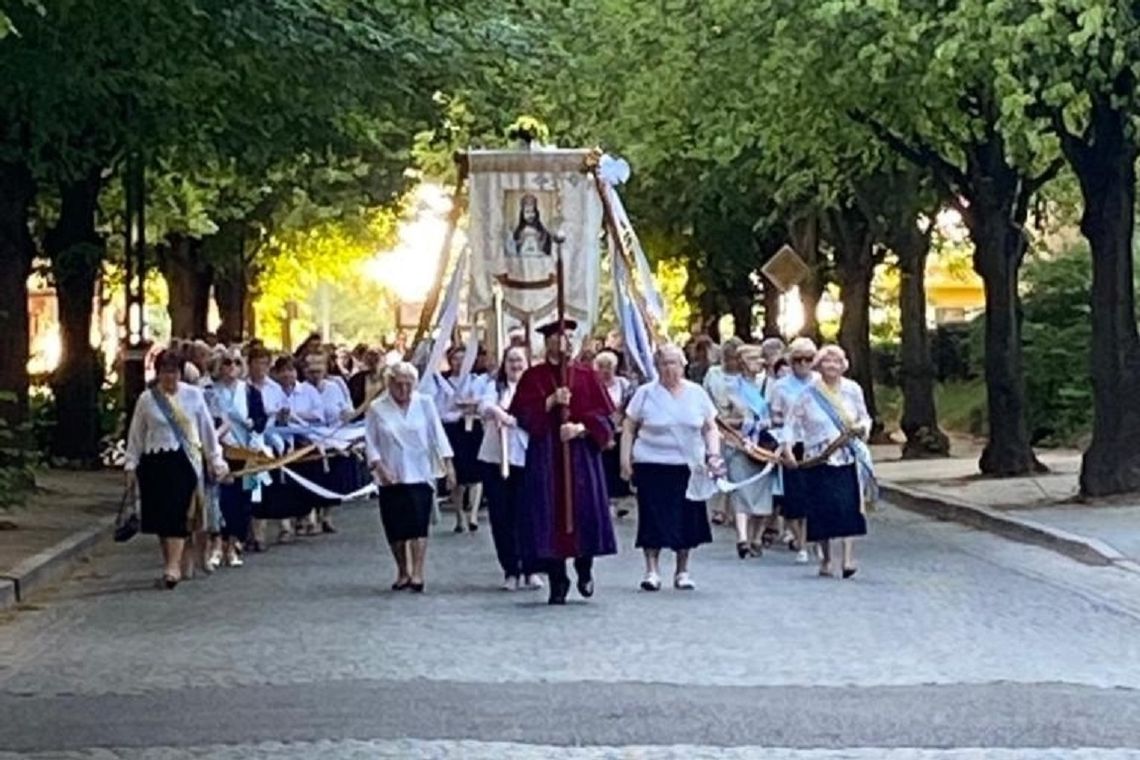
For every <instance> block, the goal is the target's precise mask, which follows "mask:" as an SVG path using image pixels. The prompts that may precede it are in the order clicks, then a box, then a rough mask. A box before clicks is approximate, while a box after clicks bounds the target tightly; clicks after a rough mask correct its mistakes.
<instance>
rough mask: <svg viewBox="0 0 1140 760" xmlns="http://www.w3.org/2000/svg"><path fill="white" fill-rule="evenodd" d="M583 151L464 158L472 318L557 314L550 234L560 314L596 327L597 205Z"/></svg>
mask: <svg viewBox="0 0 1140 760" xmlns="http://www.w3.org/2000/svg"><path fill="white" fill-rule="evenodd" d="M589 155H590V151H587V150H560V149H559V150H554V149H552V150H544V149H535V150H531V151H471V152H470V153H469V154H468V176H469V189H470V201H469V204H468V208H469V214H470V224H469V231H468V244H469V246H470V249H471V262H470V265H471V291H470V298H469V301H468V305H469V308H470V310H471V312H472V313H475V312H480V311H485V310H487V309H491V308H493V307H494V298H495V296H494V292H495V288H496V287H499V288H501V289H502V293H503V308H504V310H505V311H506V312H507V313H509V314H511V315H513V316H515V317H517V318H519V319H521V320H527V319H530V320H531V321H532V322H533V323H538V322H541V321H543V320H544V319H547V318H550V317H552V316H553V314H554V312H555V309H556V307H557V291H556V288H555V257H556V254H557V245H558V244H557V242H556V239H555V238H556V236H557V234H559V233H560V234H562V235H565V242H564V243H563V244H562V260H563V267H564V272H565V283H564V285H565V295H566V312H567V314H568V315H570V316H572V317H574V318H575V319H577V320H579V321H580V322H583V323H584V328H585V329H588V328H589V326H590V325H593V324H594V323H595V322H596V321H597V309H598V286H599V272H600V265H599V244H600V243H599V238H600V233H601V229H602V213H603V211H602V209H603V207H602V200H601V198H600V197H599V196H598V190H597V187H596V185H595V183H594V181H593V177H592V176H590V175H589V174H586V173H585V172H584V169H585V166H586V159H587V157H588V156H589Z"/></svg>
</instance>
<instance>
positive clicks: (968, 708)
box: [0, 504, 1140, 760]
mask: <svg viewBox="0 0 1140 760" xmlns="http://www.w3.org/2000/svg"><path fill="white" fill-rule="evenodd" d="M342 511H343V514H342V515H341V521H340V524H341V528H342V532H341V533H340V534H338V535H335V536H331V537H320V538H313V539H307V540H305V541H303V542H301V543H300V544H297V545H294V546H286V547H274V548H273V550H272V551H270V552H269V553H268V554H265V555H258V556H255V557H252V558H251V559H250V562H249V564H248V565H247V566H246V567H245V568H243V569H238V570H227V571H222V572H220V573H219V574H218V575H216V576H214V577H212V578H209V579H205V580H197V581H192V582H187V583H184V584H182V585H181V586H180V587H179V588H178V589H177V590H176V591H174V592H169V593H168V592H160V591H157V590H155V589H154V588H153V580H154V577H155V576H156V571H157V567H158V562H157V549H156V547H155V546H154V545H153V543H152V542H149V541H146V540H142V539H136V540H135V541H133V542H131V543H130V544H128V545H126V546H125V547H122V546H116V547H110V548H108V549H107V550H106V551H104V552H103V554H102V555H101V556H99V557H97V558H96V560H95V561H94V562H93V563H91V564H90V565H89V566H88V567H87V569H86V570H85V571H84V572H83V573H82V574H81V575H80V576H79V577H77V578H75V579H74V580H73V581H72V582H70V583H68V584H67V585H65V586H64V587H63V588H62V589H60V591H59V592H58V593H57V594H56V595H54V596H53V597H49V598H47V599H46V600H45V601H44V602H43V604H42V605H41V606H40V609H38V610H33V611H28V612H24V613H21V614H19V615H16V616H13V617H10V618H9V619H7V620H6V621H3V622H0V760H9V758H15V757H33V758H49V757H50V758H77V759H81V760H86V759H87V758H92V759H101V758H139V759H140V760H144V759H145V760H150V759H151V758H205V757H210V758H230V757H233V758H237V757H285V758H293V757H296V758H301V757H322V758H342V757H343V758H357V757H361V758H363V757H383V758H388V757H392V758H396V757H399V758H419V757H425V758H435V757H462V758H532V757H533V758H552V759H553V760H561V759H563V758H565V759H567V760H579V759H580V760H587V759H588V760H593V759H594V758H649V757H652V758H657V757H677V758H704V757H730V758H744V757H759V756H763V757H778V758H789V759H792V760H816V759H817V758H821V759H822V758H826V759H827V760H833V759H838V758H852V759H853V760H864V758H866V759H868V760H869V759H870V758H885V760H898V759H900V758H915V759H916V760H927V758H947V759H949V760H960V759H964V758H980V759H983V760H984V759H986V758H994V759H996V760H1023V759H1025V760H1029V759H1036V758H1076V759H1077V760H1084V759H1085V758H1108V759H1111V760H1116V759H1117V758H1129V759H1132V758H1136V759H1137V760H1140V751H1131V750H1140V692H1138V691H1137V689H1140V579H1137V577H1136V576H1135V575H1134V574H1130V573H1125V572H1123V571H1120V570H1117V569H1113V568H1094V567H1088V566H1084V565H1080V564H1078V563H1075V562H1072V561H1070V560H1067V559H1065V558H1063V557H1060V556H1057V555H1054V554H1052V553H1051V552H1048V551H1044V550H1040V549H1035V548H1033V547H1028V546H1023V545H1019V544H1014V543H1010V542H1007V541H1004V540H1001V539H998V538H995V537H993V536H990V535H987V534H982V533H977V532H973V531H970V530H968V529H965V528H962V527H960V526H956V525H952V524H943V523H935V522H931V521H927V520H924V519H922V518H920V517H917V516H915V515H912V514H909V513H904V512H899V511H896V510H893V509H891V508H889V507H887V508H885V509H884V510H882V511H881V512H880V513H878V514H877V515H876V517H875V520H874V524H873V528H872V530H873V534H872V536H870V537H869V538H868V539H866V540H865V541H864V542H863V543H862V544H860V547H859V551H860V554H859V559H860V561H861V565H862V570H861V572H860V574H859V575H858V576H856V578H855V579H853V580H851V581H838V580H825V579H820V578H817V577H815V576H814V574H813V572H812V570H811V569H810V568H805V567H801V566H796V565H794V564H793V563H792V561H791V559H792V558H791V555H790V554H788V553H787V552H784V551H778V552H773V553H769V554H768V555H766V556H765V557H764V558H763V559H761V560H752V561H749V562H741V561H740V560H738V559H736V557H735V554H734V550H733V546H732V543H731V539H730V535H729V534H728V533H726V532H720V533H718V534H717V537H718V543H716V544H715V545H713V546H710V547H703V548H702V549H701V550H699V551H698V552H697V554H696V559H695V564H694V567H693V571H694V576H695V578H696V580H697V582H698V583H699V585H700V587H699V589H698V590H697V591H696V592H692V593H684V592H676V591H672V590H665V591H662V592H661V593H659V594H646V593H643V592H639V591H638V590H637V588H636V587H637V582H638V580H639V579H640V574H641V567H640V559H639V556H638V554H637V553H636V552H634V551H633V549H632V548H631V546H632V543H633V538H632V534H633V531H632V524H626V525H624V526H623V527H622V528H621V529H620V533H621V539H622V543H623V551H622V554H621V555H620V556H618V557H616V558H607V559H603V560H600V561H599V563H598V596H597V597H596V598H595V599H594V600H592V601H591V602H589V603H581V602H576V603H572V604H571V605H568V606H567V607H566V608H561V609H558V608H553V609H552V608H548V607H547V606H546V605H545V603H544V601H545V597H544V595H543V594H542V593H537V594H536V593H526V592H520V593H514V594H508V593H504V592H500V591H497V590H495V587H496V586H497V582H498V574H497V570H496V566H495V563H494V559H493V552H492V551H491V547H490V536H489V534H488V531H487V530H486V529H485V528H486V525H485V524H484V530H482V531H480V532H479V533H477V534H475V535H464V536H455V535H453V534H451V533H450V532H446V527H447V526H441V530H440V532H439V533H437V534H436V535H434V536H433V538H432V543H431V546H430V549H429V569H428V579H427V581H428V593H427V594H426V595H424V596H414V595H411V594H393V593H391V592H388V591H387V586H388V584H389V583H390V582H391V577H390V575H391V571H390V567H389V563H390V560H389V559H388V558H387V556H386V553H385V551H382V549H383V546H382V542H381V538H380V529H379V520H378V516H377V514H376V512H375V510H374V508H372V507H370V506H368V505H364V504H359V505H350V506H348V507H345V508H344V509H343V510H342ZM446 522H447V524H448V525H449V524H450V523H449V521H446ZM762 748H763V749H762ZM848 748H854V749H848ZM949 748H965V749H959V750H955V751H951V750H950V749H949ZM982 748H987V749H985V750H984V751H983V749H982ZM991 748H992V749H991ZM5 750H8V753H5Z"/></svg>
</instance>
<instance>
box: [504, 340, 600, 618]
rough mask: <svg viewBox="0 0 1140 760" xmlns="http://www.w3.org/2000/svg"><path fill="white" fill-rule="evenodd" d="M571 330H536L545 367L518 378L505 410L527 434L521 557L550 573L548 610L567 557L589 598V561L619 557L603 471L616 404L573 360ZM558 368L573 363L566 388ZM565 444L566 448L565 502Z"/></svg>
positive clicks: (561, 584)
mask: <svg viewBox="0 0 1140 760" xmlns="http://www.w3.org/2000/svg"><path fill="white" fill-rule="evenodd" d="M575 327H577V325H576V324H575V323H574V322H573V321H571V320H565V321H563V322H557V321H556V322H554V323H551V324H548V325H544V326H543V327H540V328H539V329H538V332H540V333H541V334H542V335H543V336H544V337H545V341H546V344H545V345H546V352H545V361H543V362H541V363H538V364H535V365H533V366H532V367H531V368H530V369H528V370H527V371H526V372H525V373H523V376H522V377H521V378H520V379H519V385H518V389H517V390H516V391H515V396H514V400H513V401H512V402H511V407H510V413H511V414H512V415H513V416H514V417H515V418H516V419H517V420H518V423H519V426H520V427H521V428H522V429H523V430H525V431H526V432H527V433H528V434H529V435H530V442H529V444H528V445H527V452H526V468H525V474H524V488H523V494H525V496H524V499H525V501H524V502H523V503H522V504H520V505H519V535H520V544H521V551H522V555H523V557H524V560H531V561H532V562H533V566H535V567H546V568H547V572H548V574H549V576H550V603H551V604H565V603H566V595H567V594H568V593H569V591H570V578H569V575H568V573H567V568H566V560H567V559H573V560H574V569H575V571H576V573H577V578H578V592H579V593H580V594H581V595H582V596H583V597H585V598H589V597H591V596H593V594H594V578H593V566H594V557H598V556H602V555H606V554H616V553H617V542H616V541H615V539H614V528H613V522H612V520H611V518H610V506H609V497H608V494H607V493H606V474H605V470H604V468H603V466H602V451H603V450H605V449H606V448H608V447H610V446H612V445H613V442H614V429H613V424H612V422H611V421H610V420H611V417H610V415H611V413H612V412H613V406H612V404H611V402H610V397H609V394H607V393H606V391H605V389H604V388H602V385H601V382H600V381H599V380H598V377H597V375H596V374H595V373H594V370H593V368H591V367H586V366H584V365H581V364H575V363H573V362H572V361H571V358H570V357H571V353H570V342H569V338H568V336H567V335H566V333H567V332H568V331H571V330H573V329H574V328H575ZM563 362H570V364H569V365H568V367H567V370H568V378H569V381H568V383H567V384H566V385H563V383H562V375H561V365H562V363H563ZM567 410H568V412H569V413H568V415H565V413H566V411H567ZM564 415H565V416H566V420H565V421H563V417H564ZM563 445H566V446H569V448H570V472H569V475H570V484H571V485H570V489H569V492H570V493H569V497H570V502H569V504H567V495H568V494H567V490H568V489H567V488H566V487H565V483H566V480H565V475H564V467H563V455H562V446H563Z"/></svg>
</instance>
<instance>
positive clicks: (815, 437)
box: [784, 345, 874, 578]
mask: <svg viewBox="0 0 1140 760" xmlns="http://www.w3.org/2000/svg"><path fill="white" fill-rule="evenodd" d="M815 367H816V369H817V370H818V371H819V378H818V379H816V380H815V381H814V382H812V383H811V385H809V386H808V387H807V389H806V390H804V391H803V392H802V393H801V394H800V395H799V397H798V398H797V399H796V401H795V404H794V405H793V406H792V408H791V411H790V412H789V414H788V418H787V420H786V423H785V424H786V425H787V426H788V428H789V430H788V431H787V432H788V436H787V439H786V440H785V450H784V451H785V462H786V463H787V464H788V465H789V466H795V463H796V459H795V457H794V456H792V454H791V445H792V444H794V443H797V442H798V443H801V444H803V456H804V458H805V459H811V458H812V457H816V456H819V455H821V454H823V453H825V452H826V450H827V449H828V448H829V446H830V444H832V442H834V441H836V440H843V441H845V443H844V445H841V446H839V447H838V448H837V449H836V450H835V451H834V452H833V453H832V454H831V455H830V456H829V457H828V458H827V461H826V462H824V463H822V464H820V465H818V466H815V467H807V468H804V469H802V470H800V471H799V479H800V484H799V487H800V488H802V489H803V491H804V497H805V500H806V503H807V504H808V505H809V506H808V514H807V540H808V541H810V542H817V543H818V544H819V546H820V549H821V550H822V552H823V561H822V562H821V564H820V566H819V574H820V575H822V576H826V577H830V576H832V575H833V571H832V565H831V561H832V553H831V541H832V539H840V540H841V541H842V546H843V567H842V570H843V577H844V578H850V577H851V576H853V575H855V572H856V568H855V565H854V559H853V556H852V554H853V549H854V547H853V543H852V538H853V537H855V536H863V535H866V533H867V520H866V518H865V516H864V501H863V489H864V487H865V486H870V485H871V484H872V483H873V478H874V473H873V470H871V461H870V452H869V451H868V449H867V447H866V445H865V443H864V440H865V439H866V438H867V435H868V434H869V433H870V430H871V418H870V415H869V414H868V413H867V405H866V402H865V401H864V399H863V389H862V388H861V387H859V384H858V383H856V382H855V381H853V380H849V379H848V378H845V377H843V373H844V372H846V371H847V367H848V363H847V355H846V354H845V353H844V352H843V349H842V348H840V347H839V346H835V345H829V346H823V347H822V348H820V349H819V353H817V354H816V356H815ZM840 436H843V438H842V439H840Z"/></svg>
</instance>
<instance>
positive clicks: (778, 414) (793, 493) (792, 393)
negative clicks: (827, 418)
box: [770, 338, 818, 565]
mask: <svg viewBox="0 0 1140 760" xmlns="http://www.w3.org/2000/svg"><path fill="white" fill-rule="evenodd" d="M815 355H816V347H815V343H814V342H813V341H812V340H811V338H796V339H795V340H793V341H792V342H791V345H789V346H788V362H789V364H790V365H791V368H792V369H791V372H790V373H788V374H786V375H785V376H783V377H781V378H779V379H778V380H776V382H775V383H774V384H773V385H772V386H771V388H772V397H771V402H770V407H771V412H772V431H773V434H774V435H775V437H776V438H777V440H779V441H781V443H782V444H784V446H785V447H788V446H790V448H789V449H788V451H789V453H790V455H791V457H792V458H793V459H795V460H797V461H799V460H803V458H804V447H803V444H802V443H800V442H797V441H794V440H792V441H789V437H790V435H791V427H790V425H789V419H790V415H791V412H792V408H793V407H794V406H795V405H796V402H797V401H799V398H800V396H801V395H803V393H804V391H806V390H807V389H808V388H809V387H811V385H812V384H813V383H814V382H815V381H816V378H817V377H818V376H817V375H816V373H815V370H814V369H812V366H813V365H814V363H815ZM780 477H781V483H782V486H783V489H782V490H783V493H782V494H781V495H780V496H779V497H778V498H777V499H776V501H777V503H778V504H779V508H780V512H781V514H782V515H783V516H784V525H785V526H786V527H787V528H788V530H790V531H791V533H792V548H793V549H794V550H795V551H796V562H797V563H798V564H801V565H804V564H807V563H808V562H809V561H810V559H809V557H808V551H807V513H808V508H809V507H810V506H811V499H810V497H809V495H808V493H807V491H806V489H805V488H804V486H803V478H802V473H801V472H800V471H799V470H797V469H795V468H794V467H791V466H788V465H784V466H782V467H781V470H780Z"/></svg>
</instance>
